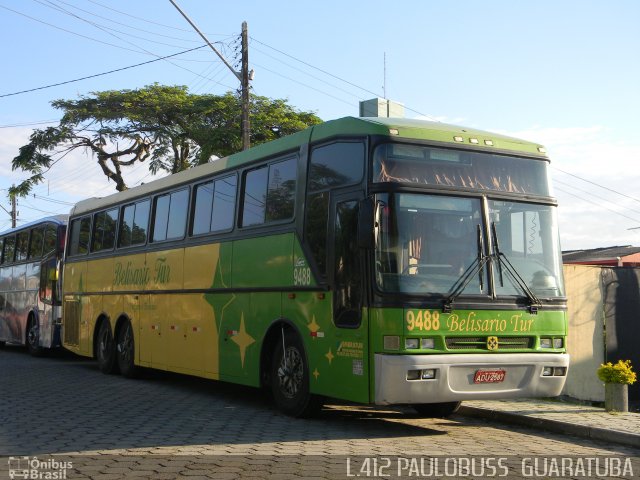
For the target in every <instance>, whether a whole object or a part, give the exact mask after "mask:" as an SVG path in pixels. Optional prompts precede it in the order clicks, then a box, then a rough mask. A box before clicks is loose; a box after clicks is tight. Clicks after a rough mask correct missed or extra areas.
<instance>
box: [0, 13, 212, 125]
mask: <svg viewBox="0 0 640 480" xmlns="http://www.w3.org/2000/svg"><path fill="white" fill-rule="evenodd" d="M1 6H2V5H0V7H1ZM204 47H206V45H200V46H199V47H195V48H190V49H189V50H184V51H182V52H178V53H174V54H171V55H166V56H164V57H158V58H155V59H153V60H147V61H146V62H142V63H136V64H135V65H129V66H127V67H122V68H116V69H114V70H109V71H108V72H102V73H96V74H94V75H87V76H86V77H81V78H75V79H73V80H67V81H64V82H58V83H52V84H50V85H45V86H42V87H36V88H30V89H28V90H21V91H19V92H13V93H5V94H3V95H0V98H3V97H10V96H13V95H20V94H22V93H29V92H35V91H36V90H44V89H46V88H52V87H58V86H60V85H66V84H68V83H74V82H80V81H82V80H87V79H89V78H95V77H101V76H103V75H109V74H110V73H116V72H121V71H123V70H128V69H130V68H135V67H140V66H142V65H147V64H149V63H154V62H158V61H160V60H165V59H167V58H171V57H176V56H178V55H183V54H185V53H189V52H193V51H194V50H199V49H201V48H204ZM42 123H50V122H42ZM9 126H12V125H9Z"/></svg>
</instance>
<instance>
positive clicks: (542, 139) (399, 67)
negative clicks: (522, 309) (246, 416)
mask: <svg viewBox="0 0 640 480" xmlns="http://www.w3.org/2000/svg"><path fill="white" fill-rule="evenodd" d="M176 2H177V3H178V4H179V6H180V7H181V8H182V9H183V10H184V11H185V12H186V13H187V14H188V15H189V17H190V18H191V19H192V20H193V21H194V23H195V24H196V25H197V26H198V27H199V28H200V29H201V30H202V31H203V32H205V33H206V35H207V37H208V38H209V39H210V40H211V41H212V42H216V43H215V45H216V47H217V48H218V49H219V50H220V51H221V52H222V53H223V55H224V56H225V58H227V59H228V60H229V62H230V63H232V64H234V63H235V62H237V61H238V55H239V51H238V47H239V35H240V31H241V24H242V22H243V21H246V22H247V24H248V31H249V36H250V42H249V64H250V68H252V69H253V70H254V71H255V76H254V80H253V82H252V89H253V91H254V93H256V94H258V95H263V96H267V97H271V98H284V99H287V100H288V102H289V103H290V104H291V105H293V106H294V107H296V108H297V109H300V110H303V111H313V112H315V113H316V114H317V115H318V116H319V117H320V118H322V119H323V120H331V119H334V118H340V117H344V116H349V115H353V116H357V115H358V103H359V101H361V100H367V99H370V98H374V97H376V96H378V97H382V96H383V95H384V93H385V92H386V96H387V98H390V99H392V100H395V101H398V102H401V103H403V104H404V105H405V108H406V116H407V117H409V118H425V119H431V120H437V121H442V122H446V123H454V124H457V125H464V126H467V127H473V128H479V129H483V130H488V131H493V132H497V133H502V134H507V135H512V136H516V137H519V138H523V139H526V140H531V141H534V142H538V143H542V144H544V145H545V146H546V147H547V151H548V153H549V156H550V158H551V161H552V163H551V165H552V167H551V175H552V180H553V186H554V193H555V196H556V197H557V199H558V202H559V222H560V229H561V242H562V247H563V249H564V250H568V249H582V248H596V247H605V246H613V245H635V246H640V166H639V165H640V135H639V134H638V131H639V130H640V128H639V127H640V121H639V120H638V112H640V88H639V86H640V60H638V59H639V58H640V54H639V53H638V52H640V29H638V27H637V19H638V18H640V2H638V1H637V0H612V1H609V2H602V1H601V0H565V1H562V2H558V1H555V0H536V1H533V0H530V1H519V2H515V1H513V0H504V1H503V0H485V1H483V2H479V1H471V0H457V1H450V2H443V1H435V0H420V1H418V0H400V1H398V2H389V1H379V0H366V1H364V0H352V1H349V2H347V1H344V0H342V1H335V0H325V1H323V2H309V1H301V0H296V1H293V0H291V1H289V0H286V1H284V0H283V1H277V0H275V1H271V2H265V1H258V0H240V1H236V2H221V1H214V0H210V1H205V0H176ZM202 44H203V42H202V40H201V39H200V37H199V36H198V35H197V33H196V32H195V31H194V30H193V29H192V28H191V27H190V26H189V25H188V24H187V22H186V20H185V19H184V18H183V17H182V16H181V15H180V14H179V12H178V11H177V10H176V9H175V7H174V6H173V5H172V4H171V3H170V1H169V0H128V1H124V0H0V45H2V50H1V52H2V54H1V57H0V58H1V61H2V63H3V67H2V71H3V73H2V75H1V76H0V205H1V206H2V207H3V208H4V209H7V210H9V209H10V201H9V198H8V197H7V188H9V187H10V186H11V185H12V184H14V183H18V182H20V181H21V180H22V179H24V178H25V177H26V174H25V173H23V172H20V171H12V170H11V160H12V159H13V157H15V156H16V155H17V154H18V149H19V147H20V146H21V145H24V144H25V143H27V142H28V138H29V135H30V134H31V133H32V132H33V129H34V128H43V127H46V126H47V125H56V124H57V121H58V120H59V119H60V112H59V111H57V110H55V109H53V108H52V107H51V105H50V103H51V101H53V100H56V99H76V98H78V97H79V96H80V95H89V94H90V93H91V92H95V91H102V90H120V89H135V88H140V87H143V86H145V85H149V84H152V83H154V82H158V83H160V84H166V85H186V86H187V87H188V88H189V90H190V91H191V92H193V93H212V94H223V93H225V92H226V91H230V90H236V89H237V88H238V81H237V80H236V78H235V77H234V75H233V73H232V72H231V71H229V70H228V69H227V68H226V67H225V66H224V65H223V64H222V62H221V61H220V60H219V59H218V58H217V57H216V56H215V54H214V53H213V52H212V51H211V50H208V49H206V48H202V49H199V50H197V51H194V52H190V53H185V54H182V55H178V56H176V57H172V58H171V59H168V60H159V61H155V62H153V63H148V64H146V65H142V66H138V67H134V68H129V69H126V70H122V71H119V72H116V73H111V74H107V75H101V76H96V77H94V78H90V79H86V80H82V81H78V82H72V83H66V84H64V85H60V86H55V87H51V88H43V89H39V90H36V91H32V92H28V93H23V94H17V95H11V94H13V93H16V92H19V91H22V90H29V89H35V88H39V87H44V86H48V85H51V84H56V83H61V82H67V81H70V80H75V79H78V78H82V77H88V76H92V75H96V74H100V73H103V72H108V71H111V70H116V69H121V68H123V67H129V66H132V65H136V64H139V63H142V62H148V61H149V60H156V59H158V58H159V57H161V56H166V55H171V54H175V53H178V52H182V51H184V50H188V49H191V48H194V47H198V46H200V45H202ZM152 178H154V177H153V176H152V175H151V174H150V173H149V171H148V169H147V167H146V165H144V164H140V165H138V166H135V167H133V168H132V169H130V170H129V171H128V172H127V174H126V180H127V183H128V184H129V185H130V186H135V185H137V184H140V183H141V182H148V181H149V180H151V179H152ZM114 191H115V188H114V185H113V183H109V182H108V181H107V179H106V177H104V175H103V174H102V173H101V171H100V170H99V168H98V167H97V164H96V162H95V159H92V158H91V156H90V155H89V154H85V153H83V152H78V151H77V152H74V153H73V154H71V155H69V156H67V157H65V158H64V159H62V160H61V161H59V162H58V163H57V164H56V165H55V166H54V167H53V168H52V169H51V170H50V171H49V172H47V174H46V181H45V182H44V183H42V184H41V185H39V186H38V187H36V188H35V189H34V194H35V195H31V196H30V197H28V198H24V199H19V200H18V211H19V217H18V219H19V224H22V223H26V222H28V221H32V220H36V219H38V218H41V217H43V216H47V215H49V214H59V213H68V210H69V208H70V205H71V204H73V202H76V201H78V200H81V199H84V198H87V197H92V196H105V195H108V194H110V193H113V192H114ZM9 227H10V217H9V214H8V213H7V212H6V211H4V210H0V230H4V229H6V228H9Z"/></svg>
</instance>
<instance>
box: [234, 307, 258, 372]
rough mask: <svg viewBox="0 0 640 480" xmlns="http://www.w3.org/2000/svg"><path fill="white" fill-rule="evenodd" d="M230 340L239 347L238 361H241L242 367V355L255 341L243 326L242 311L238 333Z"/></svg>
mask: <svg viewBox="0 0 640 480" xmlns="http://www.w3.org/2000/svg"><path fill="white" fill-rule="evenodd" d="M231 340H232V341H233V342H234V343H235V344H236V345H238V347H240V363H242V368H244V356H245V353H247V348H248V347H249V345H251V344H252V343H255V339H254V338H253V337H252V336H251V335H249V334H248V333H247V330H246V329H245V328H244V313H243V314H242V317H241V318H240V328H239V329H238V334H237V335H234V336H233V337H231Z"/></svg>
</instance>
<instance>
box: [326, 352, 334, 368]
mask: <svg viewBox="0 0 640 480" xmlns="http://www.w3.org/2000/svg"><path fill="white" fill-rule="evenodd" d="M324 356H325V357H327V360H329V365H331V362H332V361H333V358H334V357H335V355H334V354H333V352H332V351H331V349H329V353H326V354H325V355H324Z"/></svg>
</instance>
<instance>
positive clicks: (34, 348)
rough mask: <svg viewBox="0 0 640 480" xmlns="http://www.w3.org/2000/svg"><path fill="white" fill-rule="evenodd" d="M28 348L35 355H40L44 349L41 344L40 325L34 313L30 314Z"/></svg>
mask: <svg viewBox="0 0 640 480" xmlns="http://www.w3.org/2000/svg"><path fill="white" fill-rule="evenodd" d="M26 343H27V350H29V354H30V355H32V356H34V357H40V356H42V354H43V353H44V349H43V348H42V347H41V346H40V326H39V325H38V321H37V320H36V318H35V317H34V316H33V315H29V321H28V322H27V342H26Z"/></svg>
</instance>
